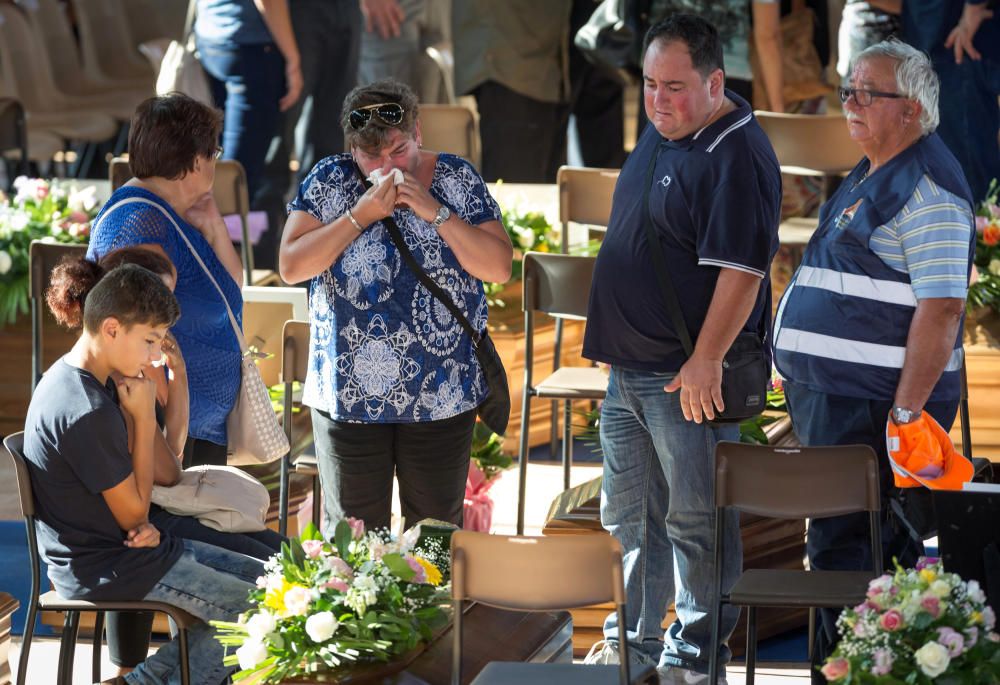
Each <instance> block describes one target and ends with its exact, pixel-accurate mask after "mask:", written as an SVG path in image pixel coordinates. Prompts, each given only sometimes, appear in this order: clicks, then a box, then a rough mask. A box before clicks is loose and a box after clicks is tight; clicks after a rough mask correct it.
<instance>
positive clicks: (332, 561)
mask: <svg viewBox="0 0 1000 685" xmlns="http://www.w3.org/2000/svg"><path fill="white" fill-rule="evenodd" d="M326 565H327V568H329V569H330V570H331V571H333V572H334V573H335V574H336V575H338V576H340V577H341V578H346V579H348V580H350V579H351V578H353V577H354V569H352V568H351V566H350V564H348V563H347V562H346V561H344V560H343V559H341V558H340V557H334V556H330V557H327V558H326Z"/></svg>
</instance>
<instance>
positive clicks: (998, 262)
mask: <svg viewBox="0 0 1000 685" xmlns="http://www.w3.org/2000/svg"><path fill="white" fill-rule="evenodd" d="M988 268H989V270H990V273H991V274H993V275H994V276H1000V259H991V260H990V265H989V267H988Z"/></svg>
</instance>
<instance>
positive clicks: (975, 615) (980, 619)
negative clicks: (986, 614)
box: [969, 611, 983, 624]
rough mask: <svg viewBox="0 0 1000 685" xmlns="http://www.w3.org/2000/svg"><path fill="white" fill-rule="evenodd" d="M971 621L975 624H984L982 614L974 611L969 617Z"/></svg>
mask: <svg viewBox="0 0 1000 685" xmlns="http://www.w3.org/2000/svg"><path fill="white" fill-rule="evenodd" d="M969 621H971V622H972V623H973V624H976V623H982V622H983V614H982V612H979V611H973V612H972V614H971V615H970V616H969Z"/></svg>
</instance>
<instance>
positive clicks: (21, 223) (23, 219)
mask: <svg viewBox="0 0 1000 685" xmlns="http://www.w3.org/2000/svg"><path fill="white" fill-rule="evenodd" d="M29 221H30V218H29V217H28V215H27V214H25V213H24V212H14V214H13V215H11V217H10V227H11V228H12V229H14V230H15V231H23V230H24V229H26V228H27V227H28V222H29Z"/></svg>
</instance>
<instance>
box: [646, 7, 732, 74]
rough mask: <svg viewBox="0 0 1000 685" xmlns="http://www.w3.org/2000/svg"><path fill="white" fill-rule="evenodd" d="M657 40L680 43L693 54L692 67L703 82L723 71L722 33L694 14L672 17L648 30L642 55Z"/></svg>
mask: <svg viewBox="0 0 1000 685" xmlns="http://www.w3.org/2000/svg"><path fill="white" fill-rule="evenodd" d="M655 41H659V42H661V43H664V44H666V43H673V42H674V41H680V42H682V43H684V44H685V45H686V46H687V49H688V52H689V53H691V65H692V66H693V67H694V68H695V69H697V70H698V72H699V73H700V74H701V77H702V78H703V79H705V78H708V75H709V74H711V73H712V72H713V71H715V70H716V69H724V67H723V61H722V41H721V40H720V39H719V32H718V31H717V30H716V29H715V27H714V26H712V25H711V24H710V23H708V22H707V21H705V20H704V19H702V18H701V17H699V16H697V15H694V14H683V13H681V14H672V15H671V16H670V17H668V18H667V19H664V20H663V21H660V22H657V23H656V24H653V25H652V26H650V27H649V31H647V32H646V37H645V38H644V39H643V41H642V54H643V56H645V54H646V50H648V49H649V46H650V45H652V44H653V43H654V42H655Z"/></svg>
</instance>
